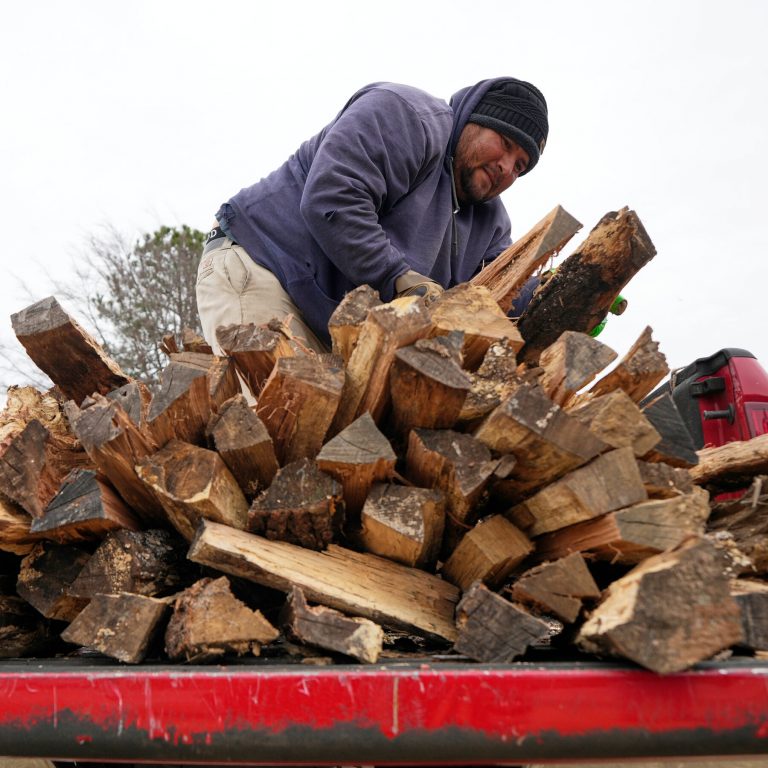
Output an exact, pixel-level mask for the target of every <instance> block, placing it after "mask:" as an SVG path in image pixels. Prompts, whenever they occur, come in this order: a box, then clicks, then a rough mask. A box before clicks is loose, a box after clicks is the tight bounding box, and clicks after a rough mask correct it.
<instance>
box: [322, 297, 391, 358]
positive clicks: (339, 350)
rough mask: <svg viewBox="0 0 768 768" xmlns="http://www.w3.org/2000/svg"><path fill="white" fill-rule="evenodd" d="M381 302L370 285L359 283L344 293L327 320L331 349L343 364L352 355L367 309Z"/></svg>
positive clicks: (377, 305) (379, 304) (366, 315)
mask: <svg viewBox="0 0 768 768" xmlns="http://www.w3.org/2000/svg"><path fill="white" fill-rule="evenodd" d="M381 303H382V302H381V299H380V298H379V294H378V291H374V290H373V288H371V286H370V285H360V286H358V287H357V288H354V289H353V290H351V291H350V292H349V293H348V294H346V295H345V296H344V298H343V299H342V300H341V301H340V302H339V305H338V306H337V307H336V309H335V310H334V311H333V314H332V315H331V317H330V319H329V320H328V333H330V335H331V351H332V352H333V354H334V355H338V356H339V357H340V358H341V359H342V360H343V361H344V365H346V364H347V363H348V362H349V358H350V357H351V356H352V350H353V349H354V348H355V345H356V344H357V339H358V336H359V335H360V330H361V329H362V327H363V323H364V322H365V319H366V317H368V310H370V309H373V307H379V306H381Z"/></svg>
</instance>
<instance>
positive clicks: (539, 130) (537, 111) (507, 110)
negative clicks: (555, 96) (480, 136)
mask: <svg viewBox="0 0 768 768" xmlns="http://www.w3.org/2000/svg"><path fill="white" fill-rule="evenodd" d="M469 122H470V123H477V124H478V125H482V126H484V127H485V128H492V129H493V130H494V131H497V132H498V133H501V134H503V135H504V136H508V137H509V138H510V139H513V140H514V141H516V142H517V143H518V144H519V145H520V146H521V147H523V149H525V151H526V152H527V153H528V156H529V158H530V162H529V163H528V168H527V169H526V170H525V173H528V171H530V170H531V169H532V168H533V166H534V165H536V163H538V162H539V157H540V155H541V153H542V152H543V151H544V145H545V144H546V143H547V134H548V133H549V123H548V122H547V102H546V100H545V99H544V94H542V92H541V91H540V90H539V89H538V88H537V87H536V86H535V85H531V84H530V83H526V82H525V81H524V80H516V79H515V78H513V77H510V78H508V79H506V80H502V81H501V82H499V83H496V84H495V85H494V86H492V87H491V88H490V89H489V90H488V92H487V93H486V94H485V96H483V98H482V99H481V100H480V101H479V102H478V104H477V106H476V107H475V111H474V112H473V113H472V114H471V115H470V116H469ZM522 175H523V174H521V176H522Z"/></svg>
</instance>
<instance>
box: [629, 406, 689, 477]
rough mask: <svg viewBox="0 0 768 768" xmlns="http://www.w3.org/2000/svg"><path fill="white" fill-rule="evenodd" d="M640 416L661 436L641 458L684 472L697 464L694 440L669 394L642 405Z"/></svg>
mask: <svg viewBox="0 0 768 768" xmlns="http://www.w3.org/2000/svg"><path fill="white" fill-rule="evenodd" d="M642 411H643V415H644V416H645V417H646V418H647V419H648V421H650V422H651V424H653V426H654V429H655V430H656V431H657V432H658V433H659V434H660V435H661V441H660V442H659V443H657V444H656V446H654V448H653V450H651V451H650V452H649V453H648V454H646V455H645V456H644V457H643V458H645V459H646V461H663V462H666V463H667V464H671V465H672V466H673V467H681V468H683V469H686V468H690V467H693V466H694V465H695V464H697V463H698V461H699V457H698V456H697V455H696V449H695V447H694V443H693V438H692V437H691V433H690V432H689V431H688V427H686V426H685V422H684V421H683V419H682V418H681V416H680V412H679V411H678V410H677V406H676V405H675V401H674V400H673V399H672V397H671V395H670V394H669V393H663V394H661V395H659V396H658V397H656V398H654V399H653V400H651V401H650V402H648V403H646V404H645V405H643V406H642Z"/></svg>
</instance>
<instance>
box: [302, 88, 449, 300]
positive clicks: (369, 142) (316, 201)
mask: <svg viewBox="0 0 768 768" xmlns="http://www.w3.org/2000/svg"><path fill="white" fill-rule="evenodd" d="M447 110H448V108H447V107H446V113H445V116H440V117H438V124H439V121H443V123H444V124H445V127H446V130H448V128H449V125H450V115H449V112H448V111H447ZM441 138H442V137H441V131H439V130H435V131H430V130H429V126H426V127H425V124H424V122H423V121H422V120H421V118H420V117H419V115H417V114H416V112H415V111H414V109H413V107H412V106H411V105H410V104H408V103H407V102H406V101H405V100H404V99H402V98H401V97H400V96H399V95H397V94H395V93H393V92H391V91H389V90H386V89H374V90H372V91H370V92H368V93H366V94H364V95H362V96H361V97H360V98H359V99H357V100H356V101H354V102H353V103H352V104H350V105H349V106H348V107H347V108H346V110H345V111H344V112H343V113H342V114H341V115H340V117H339V118H338V119H337V120H336V122H335V123H334V124H333V125H332V126H331V128H330V129H329V130H328V132H327V134H326V136H325V137H324V139H323V142H322V143H321V145H320V147H319V148H318V150H317V153H316V155H315V158H314V160H313V162H312V167H311V169H310V171H309V174H308V176H307V181H306V184H305V188H304V194H303V197H302V202H301V213H302V216H303V217H304V220H305V222H306V224H307V227H308V228H309V230H310V232H311V233H312V236H313V237H314V238H315V240H317V242H318V244H319V245H320V247H321V248H322V249H323V251H324V252H325V254H326V255H327V256H328V258H329V259H330V260H331V261H332V262H333V263H334V264H335V265H336V267H337V268H338V269H339V270H340V271H341V272H342V273H344V274H345V275H346V276H347V277H348V278H349V279H350V280H351V281H352V282H353V283H355V284H356V285H361V284H363V283H368V284H369V285H371V286H372V287H373V288H375V289H376V290H378V291H379V293H380V294H381V297H382V299H383V300H384V301H389V300H390V299H391V298H392V297H393V295H394V293H395V280H396V278H397V277H398V276H400V275H402V274H404V273H405V272H407V271H408V270H409V269H410V265H409V263H408V260H407V255H406V254H403V253H401V252H400V251H399V250H398V249H397V248H395V247H394V246H393V245H392V243H391V242H390V241H389V239H388V237H387V235H386V233H385V232H384V231H383V229H382V228H381V224H380V223H379V215H380V214H382V213H384V212H386V211H388V210H389V209H390V208H392V207H393V206H394V205H395V204H396V203H397V201H398V200H399V199H400V198H401V197H403V196H404V195H406V194H408V192H409V191H410V190H411V189H412V188H413V187H414V186H415V185H416V184H417V183H418V182H419V181H420V180H421V178H422V177H423V176H424V174H425V173H428V172H429V171H430V170H432V169H433V168H434V166H435V164H436V163H441V162H442V153H443V149H442V147H441V145H440V141H441ZM443 146H444V145H443Z"/></svg>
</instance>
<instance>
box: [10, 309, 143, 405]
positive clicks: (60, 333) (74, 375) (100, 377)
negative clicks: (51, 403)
mask: <svg viewBox="0 0 768 768" xmlns="http://www.w3.org/2000/svg"><path fill="white" fill-rule="evenodd" d="M11 323H12V325H13V330H14V333H15V334H16V337H17V338H18V340H19V341H20V342H21V344H22V345H23V346H24V349H26V350H27V354H28V355H29V356H30V357H31V358H32V360H33V361H34V363H35V365H37V367H38V368H39V369H40V370H41V371H43V372H44V373H45V374H46V375H47V376H49V377H50V379H51V381H53V383H54V384H55V385H56V386H57V387H58V388H59V389H60V390H61V391H62V393H63V394H64V396H65V397H66V398H67V399H70V400H74V401H75V403H77V404H78V405H79V404H80V403H81V402H82V401H83V399H84V398H86V397H88V396H89V395H91V394H93V393H94V392H98V393H99V394H102V395H105V394H106V393H107V392H110V391H111V390H113V389H117V388H118V387H122V386H123V385H124V384H127V383H128V382H129V381H130V378H129V377H128V376H127V375H126V374H125V373H123V371H121V370H120V366H119V365H118V364H117V363H116V362H115V361H114V360H112V359H110V358H109V357H107V355H106V353H105V352H104V350H103V349H102V348H101V347H100V346H99V344H98V343H97V342H96V341H95V340H94V339H93V337H92V336H91V335H90V334H88V333H87V332H86V331H85V330H83V328H82V327H81V326H80V325H79V324H78V323H77V322H76V321H75V320H73V319H72V318H71V317H70V316H69V315H68V314H67V313H66V312H65V311H64V310H63V309H62V307H61V305H60V304H59V302H58V301H56V299H55V297H53V296H49V297H48V298H45V299H42V300H41V301H38V302H36V303H35V304H32V305H30V306H29V307H26V308H25V309H22V310H21V312H17V313H16V314H13V315H11Z"/></svg>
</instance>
